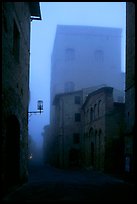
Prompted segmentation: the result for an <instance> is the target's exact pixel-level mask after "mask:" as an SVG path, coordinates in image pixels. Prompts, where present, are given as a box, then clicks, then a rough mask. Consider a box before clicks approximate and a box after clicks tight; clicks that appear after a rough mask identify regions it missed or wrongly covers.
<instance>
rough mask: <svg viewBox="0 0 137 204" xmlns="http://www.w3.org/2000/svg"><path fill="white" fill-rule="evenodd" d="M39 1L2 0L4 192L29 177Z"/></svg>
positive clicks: (39, 16) (39, 17)
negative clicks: (33, 30) (33, 36)
mask: <svg viewBox="0 0 137 204" xmlns="http://www.w3.org/2000/svg"><path fill="white" fill-rule="evenodd" d="M35 17H36V18H37V19H41V15H40V8H39V3H38V2H36V3H31V2H30V3H29V2H3V3H2V184H3V191H4V193H7V192H8V191H10V190H11V189H12V187H13V186H16V185H18V184H19V183H20V184H21V183H23V182H25V181H26V180H27V177H28V169H27V168H28V105H29V58H30V21H31V20H32V19H34V18H35Z"/></svg>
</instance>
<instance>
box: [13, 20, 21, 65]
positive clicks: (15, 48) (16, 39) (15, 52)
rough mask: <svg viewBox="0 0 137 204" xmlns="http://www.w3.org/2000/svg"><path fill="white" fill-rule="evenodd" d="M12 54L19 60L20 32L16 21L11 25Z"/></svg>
mask: <svg viewBox="0 0 137 204" xmlns="http://www.w3.org/2000/svg"><path fill="white" fill-rule="evenodd" d="M13 55H14V58H15V60H16V61H17V62H19V55H20V33H19V30H18V27H17V24H16V22H15V21H14V27H13Z"/></svg>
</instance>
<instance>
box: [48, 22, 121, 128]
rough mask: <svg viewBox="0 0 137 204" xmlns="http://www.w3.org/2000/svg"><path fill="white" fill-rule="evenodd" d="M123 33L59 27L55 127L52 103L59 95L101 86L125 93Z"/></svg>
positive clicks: (55, 57) (54, 64)
mask: <svg viewBox="0 0 137 204" xmlns="http://www.w3.org/2000/svg"><path fill="white" fill-rule="evenodd" d="M121 32H122V31H121V29H119V28H107V27H93V26H68V25H58V26H57V31H56V36H55V41H54V46H53V52H52V57H51V85H50V94H51V117H50V119H51V120H50V122H51V124H52V122H53V123H54V113H53V112H54V107H53V106H52V102H53V98H54V96H55V95H56V94H58V93H64V92H67V91H77V90H80V89H83V88H87V87H92V86H98V85H100V84H106V85H107V86H112V87H114V88H117V89H119V90H124V74H123V73H122V72H121V70H122V68H121ZM100 72H101V73H102V74H99V73H100ZM52 113H53V114H52Z"/></svg>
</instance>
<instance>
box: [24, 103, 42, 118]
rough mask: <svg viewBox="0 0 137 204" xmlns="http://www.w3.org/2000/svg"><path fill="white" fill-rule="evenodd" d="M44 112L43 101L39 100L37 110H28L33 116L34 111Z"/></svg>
mask: <svg viewBox="0 0 137 204" xmlns="http://www.w3.org/2000/svg"><path fill="white" fill-rule="evenodd" d="M42 112H43V101H42V100H38V102H37V111H30V112H28V114H29V116H31V115H32V114H33V113H40V114H41V113H42Z"/></svg>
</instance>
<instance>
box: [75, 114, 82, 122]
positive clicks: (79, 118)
mask: <svg viewBox="0 0 137 204" xmlns="http://www.w3.org/2000/svg"><path fill="white" fill-rule="evenodd" d="M80 120H81V115H80V113H75V121H76V122H79V121H80Z"/></svg>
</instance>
